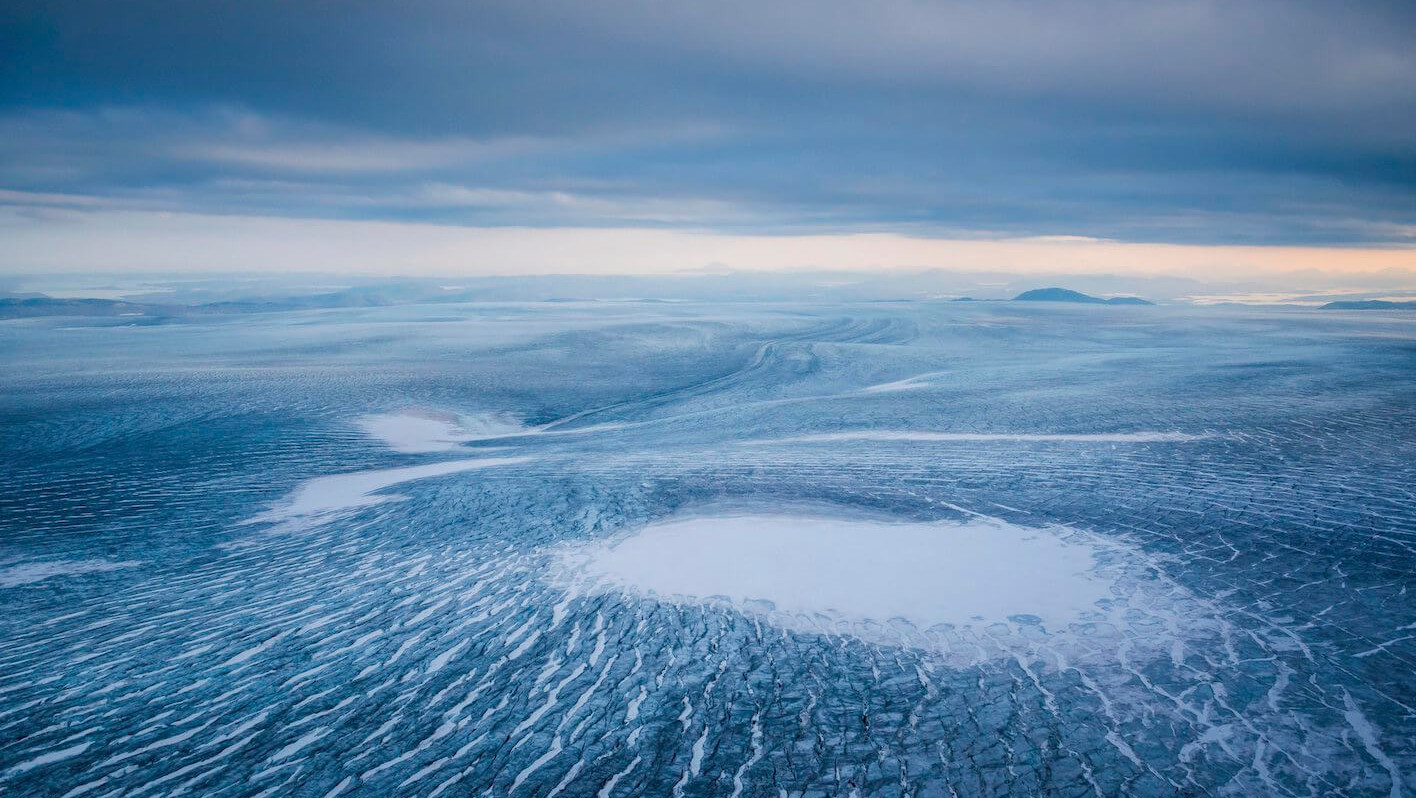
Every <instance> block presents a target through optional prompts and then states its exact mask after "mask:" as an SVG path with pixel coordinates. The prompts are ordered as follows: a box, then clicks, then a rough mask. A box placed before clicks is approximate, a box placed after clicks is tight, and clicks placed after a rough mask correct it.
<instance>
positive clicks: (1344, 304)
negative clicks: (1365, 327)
mask: <svg viewBox="0 0 1416 798" xmlns="http://www.w3.org/2000/svg"><path fill="white" fill-rule="evenodd" d="M1320 310H1416V302H1391V301H1389V300H1386V299H1342V300H1338V301H1336V302H1329V303H1327V304H1326V305H1323V306H1322V307H1321V308H1320Z"/></svg>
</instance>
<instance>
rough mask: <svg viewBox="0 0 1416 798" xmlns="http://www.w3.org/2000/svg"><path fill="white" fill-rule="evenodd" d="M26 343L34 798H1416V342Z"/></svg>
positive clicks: (1274, 316) (979, 336) (25, 518)
mask: <svg viewBox="0 0 1416 798" xmlns="http://www.w3.org/2000/svg"><path fill="white" fill-rule="evenodd" d="M89 322H92V326H86V324H88V323H89ZM0 351H4V352H5V353H6V354H5V355H4V357H3V358H0V385H3V388H0V448H3V457H0V605H3V610H4V611H3V613H0V641H3V646H0V793H3V794H6V795H26V796H29V795H34V796H56V797H66V798H78V796H92V797H94V798H96V797H97V796H152V797H153V798H158V796H174V797H175V796H181V795H201V796H274V795H282V796H283V795H294V796H314V797H315V798H323V797H325V796H345V795H374V796H387V795H408V796H458V795H479V796H480V795H487V796H506V795H511V796H528V797H529V796H536V797H537V798H550V797H551V796H606V797H607V798H623V797H624V796H637V795H649V796H779V795H788V796H850V795H860V796H877V795H878V796H935V795H942V796H948V795H958V796H974V795H1017V796H1033V795H1043V794H1048V795H1050V794H1057V795H1077V796H1086V795H1095V796H1112V795H1131V796H1171V795H1216V796H1218V795H1275V796H1290V795H1304V796H1318V795H1352V796H1369V795H1370V796H1403V795H1404V796H1410V795H1416V742H1413V741H1416V676H1413V674H1416V600H1414V597H1416V584H1413V574H1416V402H1413V400H1412V398H1413V396H1416V323H1413V321H1412V320H1409V319H1404V318H1399V317H1395V316H1391V315H1379V316H1371V315H1367V316H1363V315H1361V314H1347V313H1336V312H1316V311H1301V310H1291V309H1290V310H1273V309H1244V308H1202V309H1196V308H1168V307H1144V308H1142V307H1136V308H1131V307H1106V306H1101V307H1091V306H1079V307H1069V306H1049V305H1045V304H1039V305H1036V306H1030V307H1019V306H1016V305H1012V304H1010V303H947V302H894V303H871V302H861V303H855V304H849V303H841V302H831V303H813V302H807V301H803V302H799V303H778V304H770V303H737V304H731V303H706V304H705V303H695V302H674V303H662V302H630V301H626V302H548V303H529V302H528V303H506V302H503V303H486V304H475V303H464V304H449V305H428V306H413V307H408V306H401V307H391V308H376V307H375V308H350V309H341V310H333V311H331V310H319V311H297V312H282V313H266V314H253V315H250V316H242V317H233V318H222V319H213V320H200V319H198V320H185V321H183V322H182V323H180V324H177V323H173V324H151V325H137V326H114V325H112V324H110V323H108V322H107V321H105V320H97V321H94V320H73V319H67V320H61V319H24V320H12V321H9V322H6V323H4V324H3V325H0Z"/></svg>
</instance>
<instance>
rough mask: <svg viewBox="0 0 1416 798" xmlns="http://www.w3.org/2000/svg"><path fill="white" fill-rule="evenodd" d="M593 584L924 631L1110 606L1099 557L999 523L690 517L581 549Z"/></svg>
mask: <svg viewBox="0 0 1416 798" xmlns="http://www.w3.org/2000/svg"><path fill="white" fill-rule="evenodd" d="M584 555H585V561H584V573H585V575H586V576H588V577H590V578H591V579H594V580H598V581H603V582H607V583H610V584H613V585H617V586H620V587H623V588H627V589H630V590H632V591H637V592H641V593H652V594H655V595H658V596H660V597H663V598H669V599H675V598H678V599H688V600H691V601H699V600H704V599H709V598H725V599H727V600H728V601H730V602H733V603H735V604H740V605H743V606H749V605H765V606H768V607H769V608H770V609H773V610H775V611H777V612H783V613H788V614H795V615H811V614H823V615H828V616H832V617H836V618H840V619H845V620H856V621H867V620H869V621H877V622H888V621H891V620H893V619H897V618H902V619H904V620H907V621H909V622H910V623H911V624H913V625H914V626H916V627H918V628H921V629H924V628H928V627H931V626H936V625H939V624H953V625H968V624H975V623H980V622H983V623H987V622H998V621H1006V620H1008V619H1009V618H1010V617H1013V616H1019V615H1026V616H1034V617H1036V618H1039V619H1041V620H1042V621H1043V622H1044V623H1045V624H1046V625H1048V626H1058V625H1066V624H1067V623H1069V622H1071V621H1074V620H1077V619H1079V618H1081V617H1082V616H1083V615H1085V614H1086V613H1088V612H1090V611H1093V610H1095V608H1096V603H1097V602H1098V601H1101V600H1103V599H1106V598H1109V597H1110V592H1109V587H1110V582H1109V581H1108V580H1106V579H1104V578H1101V577H1100V576H1098V575H1097V574H1096V573H1095V567H1096V560H1095V557H1094V553H1093V550H1092V549H1091V548H1090V547H1088V546H1085V545H1082V544H1079V543H1076V542H1069V541H1067V540H1065V539H1064V538H1063V537H1062V536H1060V535H1058V534H1057V533H1055V532H1053V531H1051V530H1047V529H1030V528H1026V527H1020V526H1015V525H1012V524H1008V523H1004V522H1002V521H995V520H974V521H969V522H967V523H938V524H922V523H888V522H881V521H873V520H859V519H841V518H813V517H798V516H770V515H731V516H706V517H693V518H686V519H681V520H671V521H666V522H662V523H657V524H652V525H650V526H648V527H645V528H644V529H642V530H640V531H639V532H637V533H635V534H633V535H631V536H630V537H628V538H625V539H623V540H619V541H617V542H612V543H601V544H595V545H592V546H590V547H588V548H587V549H586V550H585V552H584Z"/></svg>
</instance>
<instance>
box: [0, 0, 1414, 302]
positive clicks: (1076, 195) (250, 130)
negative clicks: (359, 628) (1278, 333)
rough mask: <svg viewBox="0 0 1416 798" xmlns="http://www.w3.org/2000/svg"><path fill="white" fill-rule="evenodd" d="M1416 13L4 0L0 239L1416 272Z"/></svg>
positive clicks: (655, 264) (1205, 4) (249, 250)
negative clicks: (34, 0) (33, 0)
mask: <svg viewBox="0 0 1416 798" xmlns="http://www.w3.org/2000/svg"><path fill="white" fill-rule="evenodd" d="M1413 42H1416V4H1413V3H1410V2H1404V1H1401V0H1398V1H1396V2H1347V3H1332V2H1308V1H1307V0H1282V2H1279V1H1278V0H1228V1H1226V2H1220V1H1218V0H1215V1H1211V0H1147V1H1146V2H1133V1H1130V0H1053V1H1052V2H1034V1H1033V0H995V1H993V2H966V1H962V0H870V1H869V2H867V1H866V0H713V1H712V2H699V1H698V0H682V1H681V2H663V1H662V0H597V2H583V0H519V1H517V2H501V1H500V0H489V1H486V2H483V1H482V0H461V1H460V2H442V1H441V0H436V1H434V2H397V3H395V2H361V1H360V0H349V1H347V2H321V1H314V2H298V3H292V2H285V1H284V0H279V1H276V0H269V1H268V0H245V1H244V2H239V3H236V2H209V1H206V0H188V1H187V2H174V1H169V2H146V1H145V0H133V1H132V2H123V3H112V2H69V1H68V0H38V1H36V2H31V0H9V1H8V2H6V3H5V4H3V7H0V53H4V56H3V57H0V240H3V242H5V243H4V246H0V273H9V274H21V273H34V272H45V271H76V272H83V271H91V272H122V271H152V270H163V269H166V270H173V271H192V272H200V271H231V270H285V269H302V270H312V271H340V270H348V271H359V272H386V273H392V274H409V273H429V274H444V273H445V274H518V273H555V272H588V273H639V272H674V271H681V270H694V269H704V268H733V269H827V270H830V269H867V270H868V269H928V268H941V269H951V268H958V269H965V268H967V269H978V268H991V269H998V270H1004V271H1009V270H1013V271H1035V272H1059V273H1062V272H1076V273H1092V272H1116V273H1137V274H1170V275H1182V276H1188V277H1196V278H1199V279H1211V280H1222V279H1227V278H1237V277H1239V276H1244V277H1250V276H1253V275H1267V276H1268V277H1269V278H1270V279H1271V281H1272V282H1274V284H1275V285H1277V286H1279V287H1282V286H1283V284H1284V283H1285V280H1287V279H1288V278H1286V277H1284V275H1289V274H1290V273H1302V274H1305V275H1309V277H1307V278H1304V279H1305V280H1307V283H1315V280H1314V279H1312V278H1311V275H1314V274H1321V275H1326V276H1325V277H1323V278H1322V279H1321V280H1316V282H1321V283H1324V284H1325V285H1328V286H1339V285H1342V284H1346V283H1351V282H1353V281H1354V280H1358V281H1360V279H1365V278H1367V277H1371V276H1372V275H1382V276H1383V277H1382V279H1384V280H1385V281H1386V282H1387V283H1402V282H1403V281H1406V283H1408V285H1407V287H1409V288H1416V46H1413ZM1295 279H1296V278H1295ZM1307 283H1305V285H1304V286H1301V287H1311V286H1310V285H1308V284H1307ZM1292 287H1293V288H1294V289H1297V288H1299V287H1300V286H1298V285H1297V284H1296V283H1295V284H1294V285H1293V286H1292Z"/></svg>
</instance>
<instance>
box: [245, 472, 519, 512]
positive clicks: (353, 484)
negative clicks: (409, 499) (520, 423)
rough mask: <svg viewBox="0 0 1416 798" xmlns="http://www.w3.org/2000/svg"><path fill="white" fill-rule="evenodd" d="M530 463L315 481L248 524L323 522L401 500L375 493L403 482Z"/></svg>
mask: <svg viewBox="0 0 1416 798" xmlns="http://www.w3.org/2000/svg"><path fill="white" fill-rule="evenodd" d="M530 459H531V458H529V457H480V458H473V459H467V460H447V461H445V462H441V463H429V464H427V465H420V466H408V467H406V468H383V469H377V470H373V471H355V472H352V473H348V474H331V475H330V476H325V477H316V478H314V479H311V480H309V481H307V482H305V483H303V484H301V485H300V486H299V487H298V488H296V489H295V492H294V493H292V494H291V495H290V498H289V499H287V500H286V501H285V502H283V503H282V504H280V505H279V506H277V507H275V508H272V509H271V510H268V511H266V512H264V513H261V514H259V515H257V516H255V517H254V518H252V519H250V521H248V522H247V523H258V522H277V521H290V520H297V519H304V520H308V519H315V518H318V519H324V518H326V517H330V516H333V515H336V514H339V513H343V512H347V511H349V510H353V509H357V508H360V507H367V506H370V505H374V504H379V503H380V502H386V501H396V500H399V499H402V498H403V497H401V496H397V495H393V494H379V493H377V492H378V491H381V490H383V489H384V488H388V487H392V486H394V485H399V484H402V483H404V482H412V481H413V480H417V479H427V478H429V477H437V476H443V475H445V474H455V473H458V472H461V471H472V470H475V469H481V468H493V467H496V466H504V465H514V464H516V463H524V462H527V461H528V460H530Z"/></svg>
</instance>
